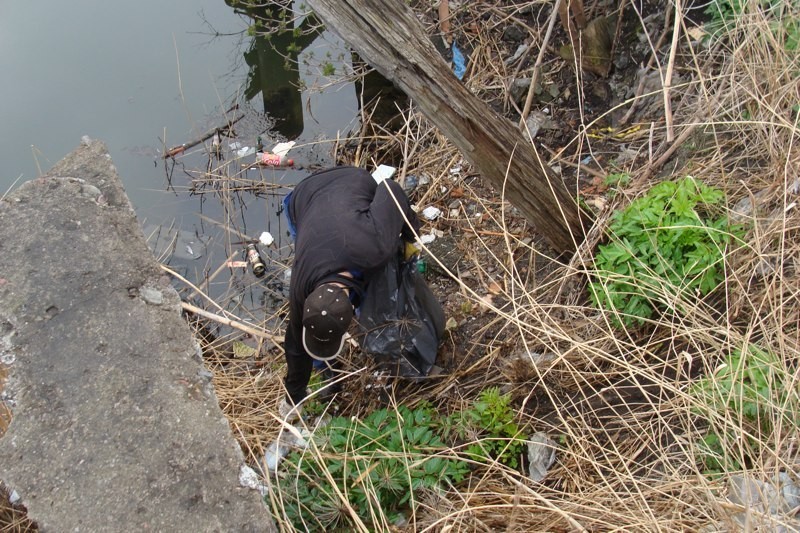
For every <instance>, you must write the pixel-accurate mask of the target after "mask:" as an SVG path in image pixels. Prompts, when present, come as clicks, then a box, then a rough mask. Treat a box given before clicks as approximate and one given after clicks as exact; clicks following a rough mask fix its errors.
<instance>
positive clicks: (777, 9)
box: [704, 0, 800, 52]
mask: <svg viewBox="0 0 800 533" xmlns="http://www.w3.org/2000/svg"><path fill="white" fill-rule="evenodd" d="M798 8H800V2H798V1H797V0H711V1H710V2H709V3H708V5H707V6H706V8H705V11H704V13H705V14H706V15H707V16H708V17H709V20H708V22H706V24H705V26H704V29H705V32H706V34H707V36H708V37H709V38H710V39H718V38H721V37H723V36H725V35H727V34H729V33H731V32H733V31H734V29H735V28H736V27H737V23H739V20H740V19H741V18H742V17H744V16H745V15H747V14H748V13H749V12H751V10H752V12H753V13H755V12H758V13H761V14H762V15H763V16H764V17H765V18H766V19H767V20H768V21H769V26H770V31H771V33H772V35H773V37H775V38H776V39H777V42H778V43H780V45H781V46H782V47H783V49H784V50H786V51H787V52H794V51H796V50H797V49H798V42H800V21H798V19H797V16H796V13H797V9H798Z"/></svg>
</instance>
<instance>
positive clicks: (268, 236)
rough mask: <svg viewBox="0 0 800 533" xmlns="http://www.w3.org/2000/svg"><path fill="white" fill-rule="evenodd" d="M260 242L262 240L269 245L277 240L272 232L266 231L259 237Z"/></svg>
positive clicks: (265, 244)
mask: <svg viewBox="0 0 800 533" xmlns="http://www.w3.org/2000/svg"><path fill="white" fill-rule="evenodd" d="M258 242H260V243H261V244H263V245H264V246H269V245H270V244H272V243H273V242H275V238H274V237H273V236H272V234H271V233H270V232H268V231H265V232H263V233H262V234H261V236H260V237H259V238H258Z"/></svg>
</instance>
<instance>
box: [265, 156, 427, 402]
mask: <svg viewBox="0 0 800 533" xmlns="http://www.w3.org/2000/svg"><path fill="white" fill-rule="evenodd" d="M283 203H284V208H285V213H286V216H287V219H288V220H289V231H290V233H291V235H292V238H293V239H294V241H295V258H294V264H293V266H292V278H291V284H290V287H289V324H288V326H287V329H286V335H285V340H284V350H285V353H286V366H287V372H286V378H285V380H284V384H285V386H286V391H287V397H286V398H284V400H283V401H282V402H281V406H280V408H279V411H280V413H281V415H282V416H284V417H287V416H288V415H291V417H294V416H296V415H298V414H299V413H298V409H295V406H298V405H299V404H300V402H302V401H303V399H304V398H305V397H306V388H307V386H308V382H309V379H310V378H311V372H312V368H313V365H314V360H315V359H316V360H318V361H324V362H325V363H326V364H327V363H329V362H332V361H333V360H334V359H335V358H336V357H337V356H338V355H339V354H340V353H341V351H342V348H343V346H344V335H345V333H346V332H347V329H348V327H349V325H350V322H351V320H352V318H353V315H354V307H358V306H359V305H360V303H361V298H362V297H363V295H364V291H365V290H367V288H368V286H369V283H370V277H371V275H373V274H374V273H376V272H377V271H379V270H380V269H381V268H382V267H383V266H385V265H386V263H387V262H388V261H389V260H391V259H392V258H393V257H394V254H396V253H397V250H398V246H399V245H400V239H401V238H402V239H403V240H405V241H407V242H413V241H414V240H415V233H418V232H419V221H418V220H417V217H416V214H415V213H414V212H413V211H412V210H411V206H410V204H409V201H408V197H407V196H406V195H405V193H404V192H403V189H402V187H400V185H399V184H398V183H396V182H394V181H392V180H383V181H382V182H381V183H377V182H376V180H375V179H374V178H373V177H372V176H371V175H370V174H369V172H367V171H366V170H364V169H361V168H357V167H336V168H332V169H328V170H322V171H320V172H317V173H315V174H312V175H311V176H309V177H307V178H305V179H304V180H303V181H301V182H300V183H299V184H298V185H297V186H296V187H295V188H294V190H293V191H292V192H291V193H289V194H288V195H287V196H286V197H285V198H284V202H283ZM406 221H407V222H406Z"/></svg>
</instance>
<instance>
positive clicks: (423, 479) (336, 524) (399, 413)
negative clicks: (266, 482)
mask: <svg viewBox="0 0 800 533" xmlns="http://www.w3.org/2000/svg"><path fill="white" fill-rule="evenodd" d="M436 422H437V416H436V413H435V411H434V410H433V409H431V408H430V407H420V408H416V409H414V410H411V409H409V408H407V407H404V406H400V407H398V408H397V410H389V409H380V410H378V411H375V412H373V413H371V414H370V415H369V416H368V417H366V418H365V419H364V420H358V419H355V418H352V419H351V418H344V417H338V418H334V419H332V420H331V421H330V423H329V424H328V425H327V426H325V427H323V428H321V429H319V430H318V431H317V434H316V435H315V437H314V439H315V440H314V442H315V444H316V446H317V447H318V451H319V453H312V452H311V451H308V450H306V451H305V452H303V453H301V452H293V453H291V454H290V455H289V456H288V457H287V459H286V461H285V463H284V465H285V467H286V468H287V470H288V473H287V475H284V476H283V477H282V478H281V482H280V483H281V494H282V495H283V498H284V505H285V510H286V516H287V518H289V519H290V520H291V521H292V523H293V524H294V526H295V527H297V528H298V529H301V530H322V529H330V528H352V527H354V525H355V524H356V523H357V522H358V520H360V521H363V522H364V523H367V524H373V525H377V524H375V517H377V516H385V517H387V519H388V520H389V521H390V522H391V521H394V520H396V519H397V517H398V515H399V513H401V512H402V511H403V510H404V509H405V508H407V507H409V506H411V505H413V503H414V501H413V500H412V499H411V497H412V495H414V494H417V495H418V494H419V491H421V490H425V489H435V488H437V487H447V486H449V485H450V484H453V483H458V482H459V481H461V480H462V479H464V477H465V476H466V475H467V473H468V472H469V468H468V465H467V463H466V462H465V461H460V460H457V459H453V458H450V457H447V456H446V455H445V450H446V449H447V447H446V446H445V444H444V443H443V442H442V440H441V438H440V437H439V436H438V435H437V434H436V433H435V431H434V429H435V427H436V425H437V424H436ZM354 515H355V516H354ZM356 517H357V518H358V520H356Z"/></svg>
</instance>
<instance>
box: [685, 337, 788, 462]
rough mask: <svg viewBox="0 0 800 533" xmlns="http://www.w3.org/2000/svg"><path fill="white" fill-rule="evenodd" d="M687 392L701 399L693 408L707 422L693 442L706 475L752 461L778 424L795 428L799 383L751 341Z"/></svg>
mask: <svg viewBox="0 0 800 533" xmlns="http://www.w3.org/2000/svg"><path fill="white" fill-rule="evenodd" d="M689 394H690V395H691V396H692V397H693V398H696V399H697V400H699V401H698V403H697V407H695V408H694V412H695V413H696V414H698V415H701V416H702V417H704V418H705V419H707V420H709V422H710V424H709V428H708V432H707V433H706V434H705V435H704V436H703V437H702V439H701V440H700V441H699V442H698V443H697V445H698V449H699V451H700V459H701V461H702V463H703V467H704V472H705V473H706V474H709V475H713V474H719V473H722V472H728V471H738V470H741V468H742V467H743V466H745V465H746V466H748V467H749V466H752V464H754V461H755V460H756V459H757V458H758V455H759V453H760V451H761V449H762V447H763V446H764V444H763V443H765V442H768V441H769V440H770V439H771V435H772V433H773V431H774V430H775V429H776V427H777V426H782V427H784V428H788V429H789V430H790V431H791V430H792V428H793V431H795V432H796V431H797V430H798V420H797V410H798V408H799V407H800V405H798V397H800V387H799V386H798V384H797V382H796V381H793V380H792V375H791V372H789V371H788V370H787V369H786V368H785V366H784V365H783V362H782V361H781V360H780V359H779V358H778V356H777V355H776V354H774V353H772V352H769V351H765V350H762V349H761V348H759V347H758V346H755V345H749V346H747V347H746V348H745V349H740V350H737V351H736V352H734V353H733V354H731V355H730V356H729V357H727V358H726V359H725V361H724V363H723V364H722V365H720V367H719V368H718V369H717V370H716V372H714V373H713V374H711V375H709V376H706V377H704V378H702V379H700V380H699V381H697V382H696V383H695V384H694V385H693V386H692V387H691V388H690V390H689ZM725 420H732V421H735V422H736V423H735V424H730V423H728V424H726V423H725ZM719 428H723V429H719Z"/></svg>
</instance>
